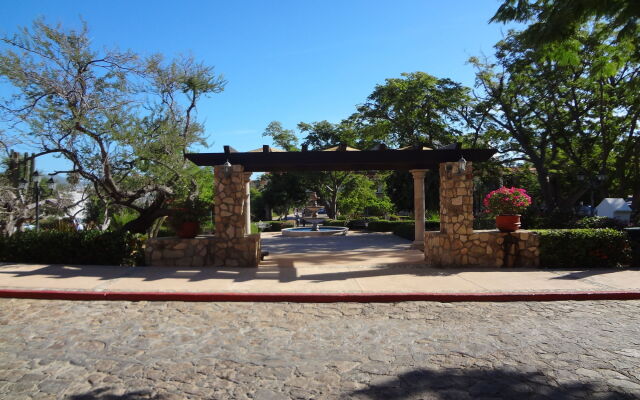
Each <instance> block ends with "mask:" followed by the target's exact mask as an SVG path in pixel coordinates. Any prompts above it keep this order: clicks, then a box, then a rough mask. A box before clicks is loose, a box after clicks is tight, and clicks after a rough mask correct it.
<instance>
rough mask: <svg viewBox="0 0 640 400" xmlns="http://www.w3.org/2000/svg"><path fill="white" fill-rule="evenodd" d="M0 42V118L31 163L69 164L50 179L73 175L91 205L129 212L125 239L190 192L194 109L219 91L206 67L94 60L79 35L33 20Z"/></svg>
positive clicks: (132, 58)
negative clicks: (51, 158) (4, 94)
mask: <svg viewBox="0 0 640 400" xmlns="http://www.w3.org/2000/svg"><path fill="white" fill-rule="evenodd" d="M1 40H2V42H1V43H2V44H3V47H2V50H1V51H0V78H1V79H2V80H3V81H4V82H6V83H8V84H9V85H10V86H11V87H12V89H11V91H12V92H13V95H12V96H10V97H9V98H7V99H4V100H3V101H2V103H1V111H2V112H3V115H4V117H5V118H6V119H7V120H9V121H10V122H11V124H12V125H11V127H12V129H13V130H14V131H19V132H21V134H22V138H23V140H24V141H25V142H27V144H29V145H31V146H32V147H34V148H36V149H37V152H36V154H35V155H34V156H35V157H39V156H41V155H44V154H55V155H58V156H60V157H64V158H65V159H67V160H68V161H69V164H70V168H69V169H68V170H65V171H56V173H67V174H69V173H72V174H77V176H79V177H80V178H81V179H83V180H84V181H86V182H88V183H89V184H90V185H92V186H93V188H94V191H95V194H96V195H97V196H98V197H100V198H102V199H105V200H107V201H108V202H109V203H110V204H115V205H117V206H121V207H126V208H128V209H131V210H134V211H136V212H137V213H138V217H137V218H136V219H135V220H133V221H131V222H129V223H128V224H127V225H126V227H125V228H126V229H129V230H131V231H133V232H144V231H146V230H147V229H148V228H149V227H150V226H151V225H152V224H153V222H154V221H155V220H156V219H157V218H158V217H160V216H163V215H166V214H167V212H168V210H167V206H168V201H169V200H170V199H171V198H173V197H176V196H179V195H180V194H186V193H194V192H197V184H196V182H195V180H194V179H191V178H190V174H189V173H188V171H189V169H188V168H187V164H186V161H185V160H184V157H183V155H184V152H185V151H187V149H188V148H189V146H191V145H193V144H195V143H201V142H202V136H201V135H202V132H203V129H202V125H201V124H199V123H198V122H197V120H196V110H197V105H198V103H199V102H200V100H201V99H202V98H203V97H206V96H208V95H210V94H213V93H218V92H220V91H222V90H223V88H224V85H225V81H224V80H223V79H222V77H221V76H218V75H216V74H214V72H213V68H212V67H209V66H206V65H203V64H201V63H199V62H196V61H195V60H194V59H192V58H180V59H177V60H173V61H168V62H165V61H164V60H163V59H162V57H161V56H160V55H152V56H149V57H141V56H139V55H137V54H135V53H133V52H131V51H120V50H116V49H105V50H97V49H95V48H93V47H92V46H91V41H90V38H89V35H88V31H87V28H86V26H83V27H82V29H80V30H65V29H63V28H62V27H61V26H52V25H48V24H46V23H45V22H44V21H42V20H37V21H35V22H34V24H33V28H32V29H28V28H24V29H21V30H20V32H19V33H18V34H15V35H13V36H5V37H3V38H2V39H1Z"/></svg>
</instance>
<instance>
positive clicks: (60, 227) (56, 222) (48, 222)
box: [40, 218, 76, 232]
mask: <svg viewBox="0 0 640 400" xmlns="http://www.w3.org/2000/svg"><path fill="white" fill-rule="evenodd" d="M40 229H41V230H43V231H60V232H72V231H75V230H76V226H75V225H74V223H73V221H71V220H70V219H69V218H47V219H45V220H44V221H40Z"/></svg>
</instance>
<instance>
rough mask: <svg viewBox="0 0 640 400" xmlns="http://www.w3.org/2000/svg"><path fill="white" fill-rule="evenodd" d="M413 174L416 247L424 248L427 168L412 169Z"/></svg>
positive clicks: (414, 245)
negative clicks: (425, 179)
mask: <svg viewBox="0 0 640 400" xmlns="http://www.w3.org/2000/svg"><path fill="white" fill-rule="evenodd" d="M410 172H411V175H413V215H414V220H415V225H416V230H415V239H414V241H413V245H412V246H411V247H413V248H414V249H419V250H424V212H425V204H424V178H425V176H426V175H427V170H425V169H412V170H411V171H410Z"/></svg>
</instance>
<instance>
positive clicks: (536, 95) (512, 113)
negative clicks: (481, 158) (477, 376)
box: [470, 23, 640, 211]
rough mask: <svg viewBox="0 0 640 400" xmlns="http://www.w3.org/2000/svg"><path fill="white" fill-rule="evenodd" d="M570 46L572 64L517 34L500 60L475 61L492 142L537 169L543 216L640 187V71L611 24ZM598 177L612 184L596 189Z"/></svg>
mask: <svg viewBox="0 0 640 400" xmlns="http://www.w3.org/2000/svg"><path fill="white" fill-rule="evenodd" d="M572 40H573V41H575V45H576V46H577V55H578V56H579V62H578V63H576V64H575V65H573V64H571V65H560V64H559V63H558V62H555V61H553V60H550V59H549V56H548V54H547V53H546V52H544V51H543V50H541V49H539V48H532V47H531V46H529V45H528V44H527V43H526V41H524V40H523V38H522V36H521V35H519V34H518V33H516V32H511V33H510V34H509V35H508V36H507V37H506V38H505V39H504V40H503V41H501V42H499V43H498V44H497V45H496V54H495V59H493V60H483V61H480V60H479V59H477V58H472V59H471V60H470V61H471V63H472V64H474V65H475V66H476V67H477V73H476V78H477V79H476V82H477V86H478V87H479V92H480V93H482V92H483V93H485V94H486V95H484V97H483V99H482V101H483V103H484V104H485V105H486V107H488V110H489V112H488V113H487V114H486V115H487V118H488V119H489V120H490V121H492V123H493V124H495V125H496V126H497V127H499V128H500V129H497V130H493V131H490V132H488V134H489V135H488V136H490V137H491V138H492V139H491V140H492V141H493V142H495V143H496V144H497V145H498V146H499V148H500V150H501V152H502V153H504V154H511V155H514V156H515V157H514V158H516V159H517V160H519V161H520V160H523V161H525V164H524V165H523V167H524V166H526V167H533V168H535V175H536V179H537V181H538V184H539V185H538V186H539V190H540V200H541V203H540V205H541V206H543V207H544V209H545V211H551V210H553V209H554V208H559V209H561V210H570V209H571V208H572V207H573V205H574V204H576V202H577V201H579V200H581V199H582V200H586V199H584V197H585V194H587V193H589V192H590V191H591V190H595V191H597V192H596V195H597V196H598V197H602V196H603V195H604V194H605V193H606V192H607V191H610V190H613V191H614V192H615V193H616V194H615V196H626V194H627V193H626V192H627V191H628V190H629V188H630V187H638V182H640V174H638V173H637V172H636V171H637V168H638V166H640V153H639V152H638V151H637V146H638V141H639V136H638V130H637V121H638V118H639V117H640V107H639V104H640V96H639V95H638V93H640V92H639V91H638V87H639V81H638V77H639V76H640V64H639V63H638V60H637V59H634V58H633V57H630V53H631V50H630V49H629V47H628V46H624V45H618V44H615V43H613V41H612V37H611V32H610V31H609V30H608V29H607V26H606V24H599V23H596V24H591V25H588V26H586V27H583V28H581V29H580V30H579V31H578V32H576V34H575V35H574V36H573V37H572ZM598 173H602V174H604V175H606V176H608V177H609V179H608V180H606V181H605V182H600V183H598V184H597V185H595V184H593V182H594V178H595V175H596V174H598ZM578 174H582V175H585V176H586V179H584V180H583V181H578V179H577V175H578ZM527 189H529V188H527ZM536 190H537V188H536Z"/></svg>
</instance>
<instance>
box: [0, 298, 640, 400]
mask: <svg viewBox="0 0 640 400" xmlns="http://www.w3.org/2000/svg"><path fill="white" fill-rule="evenodd" d="M639 309H640V301H606V302H592V301H585V302H554V303H535V302H532V303H527V302H519V303H436V302H405V303H396V304H360V303H333V304H291V303H275V304H274V303H183V302H133V303H132V302H126V301H122V302H120V301H119V302H104V301H96V302H84V301H80V302H77V301H49V300H24V299H20V300H16V299H0V360H1V361H0V398H4V399H12V400H17V399H75V400H80V399H91V400H124V399H127V400H141V399H156V400H160V399H176V400H181V399H224V400H227V399H255V400H280V399H283V400H284V399H374V400H377V399H379V400H383V399H384V400H394V399H395V400H400V399H403V400H404V399H407V400H409V399H455V400H465V399H474V400H476V399H565V400H569V399H610V400H614V399H615V400H620V399H637V398H639V397H640V370H639V369H638V365H639V364H640V323H639V322H638V310H639Z"/></svg>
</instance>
